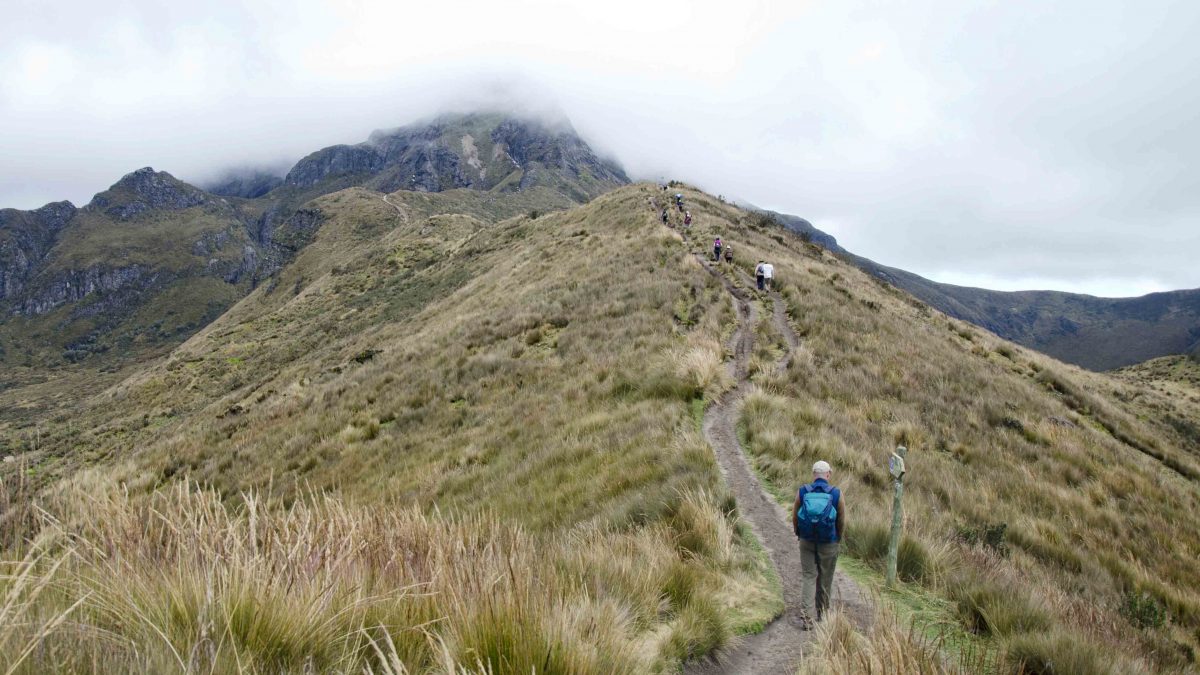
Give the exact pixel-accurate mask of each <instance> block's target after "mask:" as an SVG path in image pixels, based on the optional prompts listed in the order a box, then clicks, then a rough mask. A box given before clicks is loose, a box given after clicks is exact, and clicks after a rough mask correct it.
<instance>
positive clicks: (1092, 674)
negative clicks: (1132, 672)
mask: <svg viewBox="0 0 1200 675" xmlns="http://www.w3.org/2000/svg"><path fill="white" fill-rule="evenodd" d="M1007 645H1008V646H1007V651H1006V655H1007V657H1008V662H1009V665H1010V667H1011V668H1012V671H1013V672H1014V673H1017V674H1018V675H1105V674H1106V673H1117V672H1120V671H1118V670H1115V669H1114V658H1113V655H1112V654H1110V653H1109V652H1108V651H1107V650H1104V649H1102V648H1100V647H1099V646H1098V645H1096V644H1095V643H1093V642H1091V641H1088V640H1080V639H1079V636H1078V635H1074V634H1070V635H1067V634H1063V633H1060V632H1056V631H1045V632H1040V633H1026V634H1023V635H1018V636H1016V637H1014V638H1012V639H1011V640H1009V641H1008V643H1007Z"/></svg>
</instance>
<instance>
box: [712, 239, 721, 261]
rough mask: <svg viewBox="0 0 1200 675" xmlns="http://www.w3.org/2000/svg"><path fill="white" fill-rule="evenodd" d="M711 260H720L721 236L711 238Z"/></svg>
mask: <svg viewBox="0 0 1200 675" xmlns="http://www.w3.org/2000/svg"><path fill="white" fill-rule="evenodd" d="M713 260H714V261H716V262H721V238H720V237H717V238H716V239H713Z"/></svg>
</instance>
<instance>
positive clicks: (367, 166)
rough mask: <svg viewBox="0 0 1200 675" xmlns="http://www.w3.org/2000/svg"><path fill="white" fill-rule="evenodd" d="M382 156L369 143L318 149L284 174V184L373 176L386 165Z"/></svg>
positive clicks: (297, 185) (305, 185) (304, 184)
mask: <svg viewBox="0 0 1200 675" xmlns="http://www.w3.org/2000/svg"><path fill="white" fill-rule="evenodd" d="M383 165H384V160H383V156H382V155H380V153H379V152H378V151H377V150H376V149H375V148H372V147H369V146H366V145H335V146H332V147H329V148H325V149H324V150H318V151H316V152H314V153H312V154H311V155H308V156H307V157H305V158H304V159H301V160H300V161H299V162H296V166H294V167H292V170H291V171H289V172H288V174H287V176H285V177H284V179H283V182H284V184H285V185H290V186H292V187H298V188H309V187H312V186H314V185H316V184H317V183H320V182H321V181H322V180H324V179H326V178H329V177H337V176H344V175H362V176H364V177H366V176H370V175H373V174H375V173H377V172H378V171H379V170H380V169H382V168H383Z"/></svg>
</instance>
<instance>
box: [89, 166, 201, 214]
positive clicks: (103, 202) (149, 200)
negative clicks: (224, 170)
mask: <svg viewBox="0 0 1200 675" xmlns="http://www.w3.org/2000/svg"><path fill="white" fill-rule="evenodd" d="M209 199H210V198H209V195H208V194H207V193H206V192H204V191H203V190H200V189H199V188H196V187H192V186H191V185H188V184H187V183H184V182H183V181H181V180H178V179H176V178H175V177H174V176H172V175H171V174H169V173H166V172H165V171H155V170H154V169H152V168H150V167H145V168H142V169H138V170H137V171H134V172H133V173H129V174H125V176H124V177H122V178H121V180H119V181H117V183H116V184H115V185H113V186H112V187H111V188H109V189H108V190H105V191H104V192H101V193H100V194H98V195H96V196H95V197H93V198H92V201H91V203H89V204H88V206H87V207H86V208H92V209H96V210H100V211H103V212H104V213H105V214H106V215H108V216H109V217H111V218H113V219H115V220H129V219H131V218H134V217H136V216H138V215H140V214H142V213H145V212H147V211H151V210H167V211H179V210H182V209H188V208H191V207H193V206H199V205H201V204H204V203H206V202H208V201H209Z"/></svg>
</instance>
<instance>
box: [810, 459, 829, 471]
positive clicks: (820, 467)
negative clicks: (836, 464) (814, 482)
mask: <svg viewBox="0 0 1200 675" xmlns="http://www.w3.org/2000/svg"><path fill="white" fill-rule="evenodd" d="M830 471H832V469H831V468H830V467H829V462H826V461H825V460H821V461H819V462H817V463H815V464H813V473H829V472H830Z"/></svg>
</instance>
